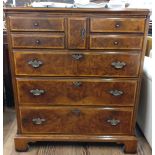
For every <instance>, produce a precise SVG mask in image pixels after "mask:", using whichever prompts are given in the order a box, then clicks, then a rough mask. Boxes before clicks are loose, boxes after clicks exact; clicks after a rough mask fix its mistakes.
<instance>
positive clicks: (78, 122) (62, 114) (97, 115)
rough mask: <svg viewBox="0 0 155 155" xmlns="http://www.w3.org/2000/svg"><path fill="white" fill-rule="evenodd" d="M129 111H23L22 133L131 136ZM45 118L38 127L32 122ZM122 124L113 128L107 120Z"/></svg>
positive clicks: (56, 109) (96, 109)
mask: <svg viewBox="0 0 155 155" xmlns="http://www.w3.org/2000/svg"><path fill="white" fill-rule="evenodd" d="M132 113H133V112H132V109H129V108H124V109H123V108H116V109H114V108H109V109H106V108H90V107H82V108H81V107H52V108H21V109H20V114H21V123H22V132H23V133H64V134H84V135H87V134H88V135H89V134H92V135H96V134H102V135H105V134H129V133H130V131H131V128H130V124H131V120H132ZM35 118H40V119H45V121H44V122H42V123H41V124H35V123H34V122H32V120H33V119H35ZM111 119H116V120H119V121H120V123H118V124H117V125H114V126H113V125H111V123H110V122H107V121H108V120H111Z"/></svg>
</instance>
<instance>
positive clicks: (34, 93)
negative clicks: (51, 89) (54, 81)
mask: <svg viewBox="0 0 155 155" xmlns="http://www.w3.org/2000/svg"><path fill="white" fill-rule="evenodd" d="M30 93H31V94H33V95H34V96H40V95H42V94H44V93H45V91H44V90H42V89H40V90H39V89H32V90H30Z"/></svg>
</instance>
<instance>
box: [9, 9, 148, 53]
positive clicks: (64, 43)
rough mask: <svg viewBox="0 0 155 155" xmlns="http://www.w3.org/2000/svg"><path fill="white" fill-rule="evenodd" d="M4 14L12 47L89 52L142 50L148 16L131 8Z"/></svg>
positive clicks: (26, 10) (52, 10)
mask: <svg viewBox="0 0 155 155" xmlns="http://www.w3.org/2000/svg"><path fill="white" fill-rule="evenodd" d="M6 12H8V13H7V15H8V19H9V27H10V31H11V38H12V47H13V48H44V49H45V48H46V49H47V48H49V49H91V50H93V49H94V50H96V49H97V50H100V49H101V50H102V49H135V50H141V49H142V42H143V34H144V31H145V20H146V17H147V14H148V10H138V11H137V10H132V9H124V10H108V9H107V10H106V9H97V10H96V9H94V10H93V9H61V10H60V9H36V8H35V9H33V8H26V9H19V8H17V9H6ZM128 34H130V35H128ZM49 40H50V41H49Z"/></svg>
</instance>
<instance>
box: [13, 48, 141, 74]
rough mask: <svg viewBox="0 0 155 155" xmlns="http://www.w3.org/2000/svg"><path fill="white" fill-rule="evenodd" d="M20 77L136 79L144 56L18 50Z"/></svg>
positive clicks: (16, 63) (17, 66)
mask: <svg viewBox="0 0 155 155" xmlns="http://www.w3.org/2000/svg"><path fill="white" fill-rule="evenodd" d="M14 61H15V73H16V75H33V76H102V77H136V76H138V73H139V66H140V53H138V52H137V53H133V52H129V53H125V52H120V53H117V52H80V53H79V52H76V53H75V52H70V51H67V52H60V51H54V52H52V51H49V52H47V51H45V50H44V51H40V50H38V51H35V52H34V51H29V52H24V51H22V50H14Z"/></svg>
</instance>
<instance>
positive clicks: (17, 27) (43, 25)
mask: <svg viewBox="0 0 155 155" xmlns="http://www.w3.org/2000/svg"><path fill="white" fill-rule="evenodd" d="M23 19H24V20H23ZM9 21H10V29H11V31H64V18H60V17H32V16H31V17H21V16H20V17H9Z"/></svg>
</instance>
